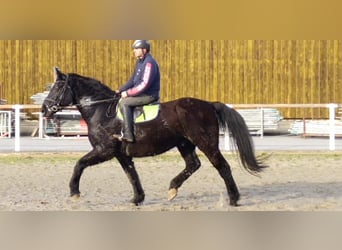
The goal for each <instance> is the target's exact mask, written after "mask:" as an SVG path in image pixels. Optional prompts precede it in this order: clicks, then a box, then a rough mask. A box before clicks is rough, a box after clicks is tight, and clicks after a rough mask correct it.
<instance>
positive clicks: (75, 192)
mask: <svg viewBox="0 0 342 250" xmlns="http://www.w3.org/2000/svg"><path fill="white" fill-rule="evenodd" d="M113 157H114V154H113V153H110V154H109V153H108V152H99V151H97V150H95V149H93V150H92V151H91V152H89V153H88V154H86V155H85V156H83V157H82V158H81V159H79V160H78V161H77V163H76V165H75V167H74V172H73V174H72V177H71V179H70V182H69V187H70V196H71V197H72V198H73V199H78V198H79V197H80V194H81V192H80V189H79V188H80V179H81V176H82V174H83V171H84V170H85V169H86V168H87V167H89V166H93V165H96V164H99V163H102V162H105V161H108V160H110V159H112V158H113Z"/></svg>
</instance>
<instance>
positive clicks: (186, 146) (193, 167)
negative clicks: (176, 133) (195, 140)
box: [168, 142, 201, 201]
mask: <svg viewBox="0 0 342 250" xmlns="http://www.w3.org/2000/svg"><path fill="white" fill-rule="evenodd" d="M178 150H179V152H180V153H181V155H182V157H183V159H184V160H185V164H186V167H185V169H184V170H183V171H182V172H181V173H180V174H179V175H177V176H176V177H175V178H174V179H173V180H172V181H171V183H170V188H169V197H168V199H169V200H170V201H171V200H173V199H174V198H176V196H177V194H178V188H180V187H181V186H182V184H183V183H184V181H186V180H187V179H188V178H189V177H190V176H191V175H192V174H193V173H195V172H196V171H197V170H198V169H199V168H200V166H201V162H200V160H199V159H198V156H197V154H196V152H195V146H194V145H193V144H192V143H190V142H185V143H182V144H181V145H179V146H178Z"/></svg>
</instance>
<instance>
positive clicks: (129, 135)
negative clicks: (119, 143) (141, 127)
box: [122, 107, 134, 142]
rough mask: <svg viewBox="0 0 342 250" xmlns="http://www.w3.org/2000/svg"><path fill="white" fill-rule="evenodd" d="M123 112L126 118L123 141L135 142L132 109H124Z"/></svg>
mask: <svg viewBox="0 0 342 250" xmlns="http://www.w3.org/2000/svg"><path fill="white" fill-rule="evenodd" d="M122 111H123V112H122V114H123V116H124V126H123V137H122V140H123V141H127V142H134V135H133V114H132V108H130V107H123V108H122Z"/></svg>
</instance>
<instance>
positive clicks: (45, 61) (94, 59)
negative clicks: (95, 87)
mask: <svg viewBox="0 0 342 250" xmlns="http://www.w3.org/2000/svg"><path fill="white" fill-rule="evenodd" d="M131 43H132V41H129V40H113V41H109V40H46V41H43V40H33V41H32V40H1V41H0V84H1V85H2V93H1V94H2V98H5V99H7V100H8V103H9V104H15V103H20V104H30V103H31V100H30V96H32V95H33V94H35V93H37V92H42V91H43V90H44V88H45V86H46V84H47V83H49V82H51V81H52V68H53V66H55V65H56V66H58V67H60V68H61V69H62V70H63V71H65V72H76V73H79V74H81V75H86V76H90V77H94V78H96V79H99V80H101V81H103V82H104V83H106V84H107V85H109V86H110V87H112V88H113V89H116V88H117V87H118V86H120V85H121V84H123V83H124V82H125V81H126V80H127V79H128V78H129V76H130V74H131V72H132V70H133V67H134V63H135V59H134V58H133V56H132V51H131V48H130V46H131ZM151 44H152V54H153V55H154V57H155V58H156V59H157V60H158V62H159V65H160V68H161V72H162V93H161V96H162V101H168V100H173V99H176V98H179V97H183V96H192V97H197V98H201V99H205V100H209V101H221V102H224V103H231V104H255V103H261V104H276V103H284V104H291V103H304V104H305V103H332V102H333V103H342V91H341V86H342V41H339V40H323V41H317V40H152V41H151ZM0 98H1V97H0ZM282 113H283V115H284V116H285V117H287V118H302V117H307V118H325V117H326V116H327V112H326V110H324V109H306V110H304V109H299V108H298V109H284V110H282Z"/></svg>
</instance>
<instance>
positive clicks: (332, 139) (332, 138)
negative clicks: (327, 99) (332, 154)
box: [328, 103, 338, 151]
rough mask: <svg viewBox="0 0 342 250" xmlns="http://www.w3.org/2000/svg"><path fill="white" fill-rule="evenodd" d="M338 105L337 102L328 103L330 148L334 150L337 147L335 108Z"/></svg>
mask: <svg viewBox="0 0 342 250" xmlns="http://www.w3.org/2000/svg"><path fill="white" fill-rule="evenodd" d="M337 107H338V105H337V104H334V103H330V104H328V108H329V125H330V129H329V150H331V151H334V150H335V149H336V144H335V109H336V108H337Z"/></svg>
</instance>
